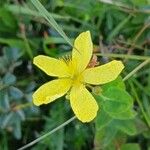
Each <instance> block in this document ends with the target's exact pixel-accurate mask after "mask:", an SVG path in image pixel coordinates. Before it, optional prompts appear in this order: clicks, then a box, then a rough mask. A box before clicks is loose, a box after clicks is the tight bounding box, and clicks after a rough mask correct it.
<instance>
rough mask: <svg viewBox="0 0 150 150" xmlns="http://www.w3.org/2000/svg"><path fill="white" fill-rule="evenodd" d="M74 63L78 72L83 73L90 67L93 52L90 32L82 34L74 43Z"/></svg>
mask: <svg viewBox="0 0 150 150" xmlns="http://www.w3.org/2000/svg"><path fill="white" fill-rule="evenodd" d="M74 47H75V48H73V52H72V61H73V62H75V64H76V69H77V71H78V72H82V71H83V70H84V69H85V68H86V67H87V65H88V63H89V61H90V59H91V56H92V51H93V44H92V40H91V34H90V32H89V31H86V32H83V33H81V34H80V35H79V36H78V37H77V38H76V39H75V42H74Z"/></svg>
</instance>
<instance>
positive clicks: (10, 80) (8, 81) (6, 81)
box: [3, 72, 16, 85]
mask: <svg viewBox="0 0 150 150" xmlns="http://www.w3.org/2000/svg"><path fill="white" fill-rule="evenodd" d="M3 82H4V84H6V85H11V84H14V83H15V82H16V76H14V75H13V74H11V73H9V72H8V73H7V74H6V75H5V76H4V78H3Z"/></svg>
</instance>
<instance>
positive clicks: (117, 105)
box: [100, 87, 133, 116]
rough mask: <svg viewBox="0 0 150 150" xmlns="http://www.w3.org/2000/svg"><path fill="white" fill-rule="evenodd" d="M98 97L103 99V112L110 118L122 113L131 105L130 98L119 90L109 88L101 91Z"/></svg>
mask: <svg viewBox="0 0 150 150" xmlns="http://www.w3.org/2000/svg"><path fill="white" fill-rule="evenodd" d="M100 96H101V97H102V99H103V103H102V105H103V108H104V110H105V111H106V112H107V113H109V114H110V115H111V116H115V115H116V114H118V113H123V112H125V111H127V110H128V109H129V108H131V107H132V105H133V101H132V98H131V96H130V95H129V94H128V93H127V92H126V91H124V90H121V89H119V88H115V87H110V88H109V89H108V90H106V91H103V92H102V95H100Z"/></svg>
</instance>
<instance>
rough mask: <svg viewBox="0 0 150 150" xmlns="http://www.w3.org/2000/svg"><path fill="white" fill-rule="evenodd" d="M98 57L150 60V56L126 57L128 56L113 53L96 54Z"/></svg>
mask: <svg viewBox="0 0 150 150" xmlns="http://www.w3.org/2000/svg"><path fill="white" fill-rule="evenodd" d="M95 55H97V56H107V57H115V58H128V59H134V60H147V59H150V57H149V56H139V55H126V54H112V53H105V54H102V53H95Z"/></svg>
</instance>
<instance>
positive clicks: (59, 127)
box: [18, 116, 76, 150]
mask: <svg viewBox="0 0 150 150" xmlns="http://www.w3.org/2000/svg"><path fill="white" fill-rule="evenodd" d="M75 119H76V116H74V117H72V118H70V119H69V120H67V121H66V122H64V123H63V124H61V125H59V126H58V127H56V128H54V129H53V130H51V131H50V132H48V133H46V134H44V135H43V136H40V137H39V138H37V139H36V140H34V141H32V142H30V143H28V144H26V145H25V146H23V147H21V148H19V149H18V150H24V149H26V148H28V147H30V146H32V145H34V144H36V143H37V142H39V141H41V140H43V139H44V138H46V137H48V136H49V135H51V134H52V133H54V132H56V131H58V130H59V129H61V128H63V127H64V126H66V125H67V124H69V123H70V122H72V121H73V120H75Z"/></svg>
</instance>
